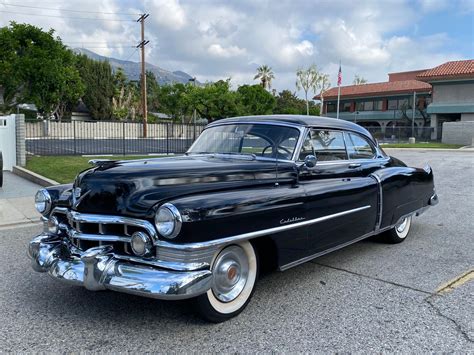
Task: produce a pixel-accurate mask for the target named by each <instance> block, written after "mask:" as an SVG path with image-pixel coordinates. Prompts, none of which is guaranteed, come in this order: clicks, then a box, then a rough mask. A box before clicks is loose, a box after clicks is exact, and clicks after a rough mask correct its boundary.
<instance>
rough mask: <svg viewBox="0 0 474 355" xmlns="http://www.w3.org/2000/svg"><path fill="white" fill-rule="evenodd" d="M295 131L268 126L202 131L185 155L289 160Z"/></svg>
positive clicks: (228, 126)
mask: <svg viewBox="0 0 474 355" xmlns="http://www.w3.org/2000/svg"><path fill="white" fill-rule="evenodd" d="M299 134H300V132H299V130H298V129H296V128H292V127H286V126H277V125H271V124H232V125H222V126H215V127H211V128H208V129H206V130H204V132H203V133H202V134H201V135H200V136H199V138H198V139H197V140H196V142H195V143H194V144H193V146H192V147H191V148H190V149H189V151H188V154H204V153H221V154H254V155H256V156H257V157H259V156H260V157H266V158H274V159H286V160H289V159H291V158H292V156H293V152H294V150H295V147H296V143H297V142H298V137H299Z"/></svg>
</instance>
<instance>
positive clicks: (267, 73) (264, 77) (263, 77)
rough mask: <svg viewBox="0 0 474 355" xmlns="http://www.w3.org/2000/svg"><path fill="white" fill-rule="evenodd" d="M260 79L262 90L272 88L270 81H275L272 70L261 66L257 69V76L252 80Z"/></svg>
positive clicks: (266, 66)
mask: <svg viewBox="0 0 474 355" xmlns="http://www.w3.org/2000/svg"><path fill="white" fill-rule="evenodd" d="M256 79H260V83H261V84H262V87H263V88H264V89H270V88H271V87H272V80H273V79H275V75H274V74H273V71H272V68H271V67H269V66H268V65H265V64H264V65H261V66H259V67H258V68H257V74H256V75H255V77H254V78H253V80H256Z"/></svg>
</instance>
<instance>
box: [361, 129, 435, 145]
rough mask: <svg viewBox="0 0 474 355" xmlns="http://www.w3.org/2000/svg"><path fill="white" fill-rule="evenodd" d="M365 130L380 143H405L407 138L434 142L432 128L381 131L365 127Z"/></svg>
mask: <svg viewBox="0 0 474 355" xmlns="http://www.w3.org/2000/svg"><path fill="white" fill-rule="evenodd" d="M366 129H367V130H368V131H369V132H370V133H371V134H372V136H373V137H374V138H376V139H377V140H378V141H379V142H380V143H405V142H408V138H410V137H415V139H416V141H417V142H430V141H436V140H438V139H437V138H436V139H432V133H433V131H434V128H432V127H415V128H414V129H413V128H412V127H411V126H395V127H393V126H389V127H385V129H382V128H381V127H366Z"/></svg>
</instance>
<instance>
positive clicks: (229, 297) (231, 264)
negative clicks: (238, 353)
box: [195, 241, 259, 323]
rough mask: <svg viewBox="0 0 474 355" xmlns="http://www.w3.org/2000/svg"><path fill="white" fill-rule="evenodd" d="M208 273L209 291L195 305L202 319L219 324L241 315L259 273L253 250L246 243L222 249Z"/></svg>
mask: <svg viewBox="0 0 474 355" xmlns="http://www.w3.org/2000/svg"><path fill="white" fill-rule="evenodd" d="M211 270H212V273H213V275H214V279H213V283H212V287H211V289H210V290H209V291H207V292H206V293H205V294H203V295H201V296H199V297H197V298H196V299H195V305H196V309H197V311H198V313H199V314H200V315H201V317H202V318H204V319H206V320H208V321H210V322H214V323H220V322H223V321H225V320H227V319H230V318H232V317H235V316H236V315H238V314H239V313H240V312H242V311H243V310H244V308H245V307H246V306H247V304H248V303H249V301H250V298H251V297H252V295H253V292H254V290H255V284H256V282H257V278H258V271H259V265H258V258H257V254H256V252H255V249H254V247H253V246H252V244H251V243H250V242H248V241H245V242H242V243H240V244H235V245H229V246H227V247H225V248H224V249H222V250H221V252H220V253H219V254H218V255H217V257H216V258H215V260H214V262H213V264H212V267H211Z"/></svg>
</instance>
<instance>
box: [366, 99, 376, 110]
mask: <svg viewBox="0 0 474 355" xmlns="http://www.w3.org/2000/svg"><path fill="white" fill-rule="evenodd" d="M373 110H374V102H373V101H366V102H364V111H373Z"/></svg>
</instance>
